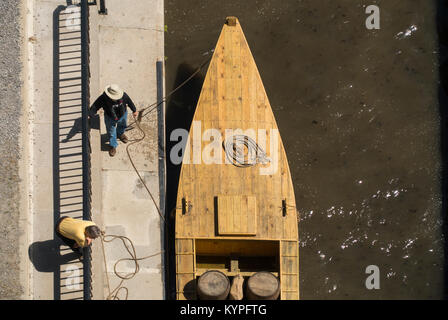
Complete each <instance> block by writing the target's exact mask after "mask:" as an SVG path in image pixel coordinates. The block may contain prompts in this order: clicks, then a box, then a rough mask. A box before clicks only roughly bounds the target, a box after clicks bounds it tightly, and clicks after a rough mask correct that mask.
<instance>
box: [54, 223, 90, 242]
mask: <svg viewBox="0 0 448 320" xmlns="http://www.w3.org/2000/svg"><path fill="white" fill-rule="evenodd" d="M95 225H96V224H95V223H94V222H92V221H86V220H79V219H73V218H65V219H63V220H62V221H61V223H60V224H59V232H60V233H61V234H62V235H63V236H64V237H66V238H69V239H72V240H75V241H76V243H77V244H78V245H79V246H80V247H84V246H85V244H86V235H85V230H86V227H88V226H95Z"/></svg>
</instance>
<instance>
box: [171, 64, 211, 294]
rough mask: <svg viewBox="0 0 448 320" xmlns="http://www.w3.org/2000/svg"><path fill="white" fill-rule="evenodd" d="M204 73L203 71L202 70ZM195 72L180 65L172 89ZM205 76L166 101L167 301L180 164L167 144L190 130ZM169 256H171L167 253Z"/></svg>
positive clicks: (173, 285) (173, 268)
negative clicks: (173, 135) (178, 131)
mask: <svg viewBox="0 0 448 320" xmlns="http://www.w3.org/2000/svg"><path fill="white" fill-rule="evenodd" d="M203 70H206V69H205V68H204V69H203ZM195 71H196V68H194V67H192V66H190V65H188V64H186V63H182V64H181V65H179V67H178V69H177V72H176V78H175V81H174V84H173V86H172V88H176V87H177V86H179V85H180V84H181V83H182V82H183V81H185V79H187V78H188V77H189V76H191V75H192V74H193V73H194V72H195ZM203 82H204V76H203V75H202V74H201V73H198V74H196V76H195V77H193V78H192V79H191V80H190V81H189V82H187V83H186V84H185V85H184V86H183V87H181V88H180V89H179V90H178V91H176V92H175V93H174V94H173V95H172V96H171V98H170V99H169V101H168V104H167V108H166V118H165V119H166V131H165V134H166V149H165V158H166V172H167V180H166V212H167V213H169V214H167V217H169V219H168V220H167V222H168V230H167V235H168V236H167V239H166V252H167V256H166V260H167V261H168V266H169V267H168V268H166V270H165V272H166V276H165V279H166V280H167V281H166V292H167V293H168V294H167V297H168V299H176V264H175V254H174V252H175V244H174V235H175V224H174V223H175V222H174V218H175V214H174V212H173V211H174V210H175V207H176V198H177V188H178V185H179V175H180V169H181V165H176V164H173V163H172V162H171V161H170V150H171V148H172V147H173V146H174V145H176V144H177V143H178V141H170V135H171V132H172V131H173V130H175V129H178V128H181V129H185V130H187V131H188V130H190V125H191V122H192V120H193V116H194V112H195V110H196V105H197V102H198V99H199V94H200V93H201V89H202V84H203ZM170 253H171V254H170Z"/></svg>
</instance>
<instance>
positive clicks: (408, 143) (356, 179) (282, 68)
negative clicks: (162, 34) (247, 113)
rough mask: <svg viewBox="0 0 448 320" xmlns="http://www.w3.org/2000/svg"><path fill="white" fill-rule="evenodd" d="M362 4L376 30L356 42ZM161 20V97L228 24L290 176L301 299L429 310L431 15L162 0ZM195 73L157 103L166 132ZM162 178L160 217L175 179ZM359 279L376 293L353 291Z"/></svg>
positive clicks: (433, 254) (438, 161)
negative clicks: (251, 63) (163, 106)
mask: <svg viewBox="0 0 448 320" xmlns="http://www.w3.org/2000/svg"><path fill="white" fill-rule="evenodd" d="M375 3H376V4H378V5H379V7H380V10H381V16H380V17H381V24H380V27H381V29H380V30H367V29H366V27H365V19H366V18H367V15H366V14H365V12H364V11H365V6H366V5H369V4H375ZM165 10H166V11H165V21H166V25H167V33H166V39H165V40H166V48H165V49H166V53H165V54H166V57H167V60H166V84H167V92H169V91H170V90H172V89H173V88H174V87H175V86H177V85H178V84H179V83H180V82H181V81H183V80H184V79H185V78H186V77H188V75H189V74H191V73H192V72H193V71H194V70H195V68H197V67H198V66H199V65H200V64H201V63H202V62H203V61H204V59H205V58H207V57H208V56H209V55H211V54H212V52H211V50H212V49H213V48H214V46H215V44H216V41H217V40H218V36H219V33H220V31H221V28H222V25H223V23H224V21H225V17H226V16H231V15H233V16H237V17H238V18H239V20H240V23H241V25H242V28H243V31H244V33H245V35H246V38H247V41H248V43H249V46H250V48H251V50H252V53H253V55H254V58H255V61H256V63H257V66H258V69H259V71H260V74H261V77H262V79H263V82H264V85H265V88H266V91H267V94H268V97H269V100H270V103H271V105H272V108H273V111H274V115H275V117H276V119H277V122H278V126H279V129H280V134H281V136H282V139H283V143H284V146H285V149H286V153H287V156H288V160H289V165H290V168H291V174H292V178H293V183H294V188H295V195H296V202H297V207H298V210H299V212H300V216H301V222H300V224H299V233H300V235H299V236H300V286H301V287H300V295H301V298H302V299H380V298H381V299H385V298H388V299H438V298H442V297H443V290H444V286H443V281H444V271H443V269H444V268H443V265H444V242H443V233H442V225H443V219H442V198H441V194H442V193H441V188H442V185H441V172H442V171H441V170H442V156H441V151H440V149H441V148H440V144H441V141H440V135H441V132H440V115H439V102H438V61H439V46H438V38H437V32H436V20H435V17H436V3H435V2H432V1H423V0H418V1H416V0H413V1H411V0H407V1H404V0H400V1H398V0H395V1H373V0H372V1H352V0H338V1H323V0H319V1H316V0H302V1H300V0H299V1H290V0H283V1H270V0H264V1H262V0H258V1H256V0H246V1H237V0H229V1H225V2H223V1H217V0H213V1H211V0H208V1H203V0H189V1H182V0H166V1H165ZM406 31H408V32H407V33H406ZM205 72H206V68H205V69H203V70H202V72H201V74H199V75H198V76H197V77H195V79H194V80H193V81H192V82H191V83H189V84H188V85H187V86H186V87H184V88H183V89H182V90H181V91H180V92H178V93H177V94H176V95H174V96H173V97H172V98H171V99H170V101H169V104H168V110H167V122H168V123H167V126H168V132H169V130H170V129H173V128H177V127H186V128H188V124H189V121H191V117H192V113H193V112H194V107H195V104H196V101H197V96H198V94H199V92H200V89H201V85H202V81H203V77H204V76H205ZM168 169H169V172H168V179H170V178H171V180H169V183H170V184H171V185H170V186H169V190H168V198H169V199H168V201H171V203H172V201H175V187H174V186H173V185H175V182H173V177H175V175H176V172H178V170H179V167H176V166H169V168H168ZM368 265H377V266H378V267H379V269H380V275H381V278H380V289H379V290H367V289H366V287H365V279H366V277H367V275H366V273H365V269H366V267H367V266H368Z"/></svg>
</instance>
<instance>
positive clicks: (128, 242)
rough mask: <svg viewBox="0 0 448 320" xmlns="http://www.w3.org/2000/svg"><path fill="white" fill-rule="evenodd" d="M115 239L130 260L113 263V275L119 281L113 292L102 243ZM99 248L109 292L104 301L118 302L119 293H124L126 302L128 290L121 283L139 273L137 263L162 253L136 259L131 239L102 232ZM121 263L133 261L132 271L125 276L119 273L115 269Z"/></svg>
mask: <svg viewBox="0 0 448 320" xmlns="http://www.w3.org/2000/svg"><path fill="white" fill-rule="evenodd" d="M108 239H109V240H108ZM115 239H119V240H121V242H122V243H123V246H124V247H125V249H126V251H127V252H128V253H129V255H130V258H122V259H119V260H117V261H116V262H115V264H114V273H115V275H116V276H117V277H118V278H120V279H121V280H120V282H119V283H118V285H117V286H116V287H115V288H114V289H113V290H111V287H110V279H109V272H108V270H107V260H106V252H105V249H104V243H105V242H112V241H114V240H115ZM101 247H102V251H103V259H104V268H105V271H106V279H107V287H108V291H109V294H108V296H107V298H106V300H120V298H119V297H118V295H119V293H120V291H124V292H125V299H124V300H127V299H128V295H129V289H128V288H127V287H125V286H123V282H124V281H126V280H130V279H132V278H133V277H135V275H136V274H137V273H138V272H139V271H140V264H139V261H141V260H145V259H149V258H152V257H155V256H157V255H159V254H162V253H163V252H164V251H163V250H162V251H160V252H157V253H154V254H151V255H148V256H145V257H140V258H139V257H137V252H136V251H135V247H134V244H133V242H132V240H131V239H129V238H128V237H125V236H117V235H111V234H109V235H106V234H104V232H103V233H102V235H101ZM123 261H133V262H134V270H133V271H132V272H128V273H125V274H122V273H120V272H119V271H118V269H117V266H118V264H119V263H120V262H123Z"/></svg>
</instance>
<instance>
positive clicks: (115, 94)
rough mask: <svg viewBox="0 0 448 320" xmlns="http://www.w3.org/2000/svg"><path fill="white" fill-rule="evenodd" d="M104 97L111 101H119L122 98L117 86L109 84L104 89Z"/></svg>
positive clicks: (121, 92) (121, 91)
mask: <svg viewBox="0 0 448 320" xmlns="http://www.w3.org/2000/svg"><path fill="white" fill-rule="evenodd" d="M104 92H105V93H106V95H107V96H108V97H109V98H111V99H112V100H119V99H121V98H122V97H123V90H122V89H121V88H120V87H119V86H118V84H110V85H108V86H107V87H106V89H104Z"/></svg>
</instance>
